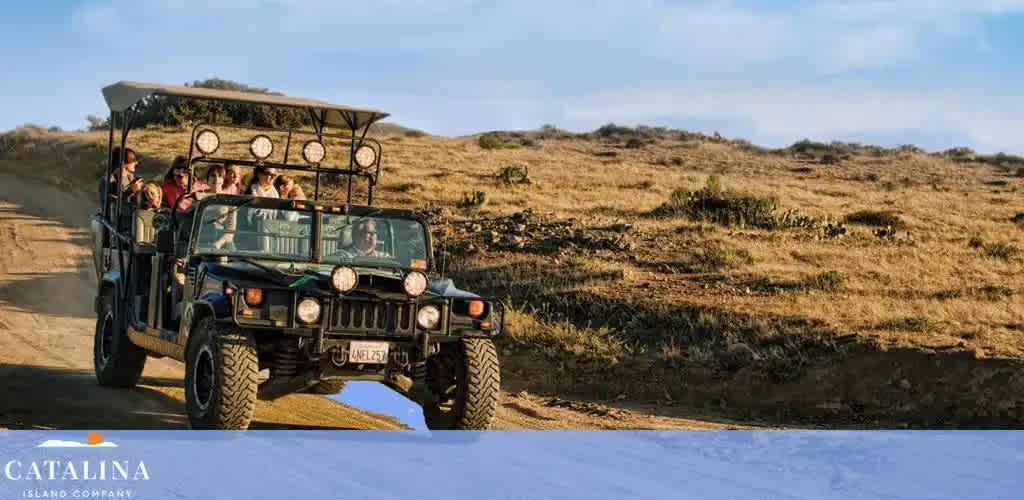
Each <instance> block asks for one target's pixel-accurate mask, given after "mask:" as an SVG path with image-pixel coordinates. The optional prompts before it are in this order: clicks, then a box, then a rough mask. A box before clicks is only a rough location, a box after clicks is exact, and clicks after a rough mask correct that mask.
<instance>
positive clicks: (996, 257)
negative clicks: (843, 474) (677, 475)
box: [0, 127, 1024, 425]
mask: <svg viewBox="0 0 1024 500" xmlns="http://www.w3.org/2000/svg"><path fill="white" fill-rule="evenodd" d="M377 137H378V139H380V140H381V142H382V144H383V150H384V153H383V164H384V165H385V168H384V173H383V175H382V179H381V182H382V185H381V186H380V188H379V189H378V191H377V195H376V196H377V198H376V199H375V204H377V205H381V206H401V207H418V208H422V209H424V210H427V211H428V212H429V213H431V214H432V216H433V220H434V223H435V231H436V236H438V251H439V255H443V256H444V262H445V267H446V269H445V271H446V272H447V273H448V274H450V275H452V276H453V277H455V278H456V280H457V283H459V284H460V285H461V286H462V287H464V288H470V289H473V290H475V291H476V290H479V291H482V292H485V293H488V294H494V295H497V296H500V297H504V298H506V299H507V302H508V304H509V305H510V306H511V308H512V313H511V316H510V318H509V325H508V328H509V331H510V334H511V339H510V341H509V342H507V343H506V344H505V345H503V358H504V363H505V365H504V369H505V370H506V372H507V374H506V376H505V380H506V381H507V382H506V385H508V386H509V387H510V388H512V389H515V388H526V389H531V390H536V391H548V392H556V393H560V394H561V393H571V394H574V395H581V396H589V397H597V398H616V397H618V398H620V399H630V400H645V401H654V400H656V401H659V402H661V403H662V404H666V405H667V404H676V403H679V402H683V403H686V404H690V405H697V406H703V407H713V408H715V409H718V410H721V411H727V412H733V413H738V414H744V415H745V414H750V415H756V416H759V417H765V418H768V417H771V418H775V417H779V418H789V417H792V418H796V417H804V418H811V419H847V418H849V419H855V420H858V421H860V420H863V421H865V422H876V421H877V422H881V424H882V425H886V424H887V423H892V422H897V421H910V422H922V423H927V424H929V425H939V424H943V423H950V422H961V423H962V422H992V423H994V424H1003V423H1005V422H1021V421H1024V420H1022V419H1024V401H1021V396H1020V394H1022V393H1024V392H1022V391H1020V390H1019V389H1020V388H1021V385H1022V384H1024V380H1021V375H1013V374H1014V373H1017V374H1019V373H1022V372H1021V370H1020V365H1019V364H1014V363H1016V361H1015V360H1017V359H1021V358H1024V299H1022V297H1024V288H1022V285H1021V283H1022V281H1021V277H1022V276H1024V196H1022V194H1024V162H1022V161H1021V159H1019V158H1015V157H1011V156H1006V155H998V156H990V157H982V156H976V155H974V154H973V153H972V152H970V151H969V150H962V149H954V150H950V151H947V152H943V153H934V154H926V153H924V152H922V151H920V150H917V149H916V148H913V147H903V148H898V149H894V150H886V149H882V148H876V147H867V146H861V145H854V144H839V143H834V144H829V145H826V144H816V143H811V142H807V141H804V142H801V143H797V144H794V146H792V147H790V148H786V149H783V150H766V149H762V148H758V147H756V146H753V145H750V144H748V143H745V142H743V141H728V140H724V139H721V138H717V137H707V136H702V135H699V134H686V133H682V132H678V131H665V130H662V129H652V128H641V129H625V128H622V127H604V128H602V129H599V130H598V131H595V132H594V133H591V134H568V133H565V132H562V131H559V130H557V129H554V128H551V127H548V128H545V129H543V130H541V131H537V132H530V133H490V134H484V135H481V136H472V137H461V138H438V137H432V136H427V135H423V134H422V133H418V132H415V131H406V130H402V129H393V130H383V131H382V132H380V133H379V134H378V136H377ZM246 139H247V138H246V137H242V136H237V137H236V136H234V135H230V134H228V135H225V136H224V137H222V142H223V143H224V146H223V147H224V148H225V150H227V151H232V150H237V151H236V153H237V154H239V155H242V156H241V157H247V153H246V152H245V148H246ZM130 144H131V145H132V146H133V147H134V149H135V150H136V151H137V152H138V153H140V156H141V158H142V161H141V166H140V172H141V173H143V174H144V175H150V176H159V175H160V174H162V173H163V170H164V169H165V168H166V165H167V163H168V162H169V161H170V159H171V158H172V157H173V156H174V155H175V154H182V153H184V152H186V151H187V146H188V132H186V131H180V130H170V129H162V128H150V129H145V130H140V131H137V132H134V133H133V134H132V136H131V138H130ZM0 147H3V148H4V151H5V152H4V153H2V154H0V168H3V169H5V170H7V171H13V172H19V173H21V174H23V175H34V176H42V177H46V178H49V179H51V180H53V181H54V182H56V183H58V184H60V185H63V186H65V188H66V189H68V190H70V191H82V192H84V193H86V194H87V195H89V196H95V195H94V194H93V191H94V190H95V181H94V179H95V176H96V175H97V173H98V172H99V171H100V168H101V167H100V165H101V163H102V160H103V157H104V154H105V152H106V135H105V134H104V133H101V132H89V133H56V132H48V131H44V130H40V129H32V128H27V129H19V130H18V131H15V132H13V133H11V134H9V135H8V136H6V138H5V141H4V142H2V143H0ZM328 150H329V152H328V154H329V155H330V154H331V151H332V149H331V144H328ZM218 154H227V153H222V152H219V153H218ZM83 183H84V184H83ZM305 191H306V192H307V194H309V193H312V186H311V185H307V186H305ZM328 191H329V195H336V194H337V193H339V192H340V191H338V190H337V189H335V188H331V189H329V190H328ZM998 358H1006V359H1005V360H1002V359H998ZM1006 363H1009V364H1006ZM978 369H981V370H983V371H985V373H986V374H988V375H986V377H987V378H984V380H981V381H978V380H977V370H978ZM972 370H973V371H972ZM972 373H973V374H974V375H971V374H972ZM972 377H974V378H972ZM1006 377H1010V378H1009V379H1007V378H1006ZM986 384H989V385H986ZM990 385H991V387H990ZM992 391H996V392H992ZM999 391H1003V392H999ZM1014 391H1016V392H1014ZM979 398H980V399H979ZM908 405H910V406H908ZM1007 405H1008V406H1007ZM961 406H963V407H971V408H974V409H972V410H964V411H966V412H967V413H963V414H961V413H962V412H961V413H958V412H960V410H959V409H958V408H960V407H961ZM951 408H952V409H951ZM993 419H994V420H993ZM1007 419H1009V420H1007Z"/></svg>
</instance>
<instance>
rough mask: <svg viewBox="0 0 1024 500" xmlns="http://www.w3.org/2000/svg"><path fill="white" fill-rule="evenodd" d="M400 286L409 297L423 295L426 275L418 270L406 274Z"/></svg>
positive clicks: (425, 287)
mask: <svg viewBox="0 0 1024 500" xmlns="http://www.w3.org/2000/svg"><path fill="white" fill-rule="evenodd" d="M402 288H404V289H405V293H406V294H407V295H409V296H410V297H419V296H420V295H423V292H425V291H427V275H425V274H423V273H421V272H419V271H413V272H411V273H409V274H406V275H405V279H404V280H402Z"/></svg>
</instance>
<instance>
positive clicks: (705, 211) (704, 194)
mask: <svg viewBox="0 0 1024 500" xmlns="http://www.w3.org/2000/svg"><path fill="white" fill-rule="evenodd" d="M777 208H778V206H777V202H776V200H775V199H774V198H757V197H753V196H745V195H741V194H737V193H732V192H729V191H727V190H726V189H725V188H724V187H723V186H722V183H721V180H720V179H719V177H718V176H717V175H711V176H709V177H708V180H707V183H706V184H705V186H704V187H703V188H702V189H700V190H697V191H691V190H689V189H687V188H685V187H680V188H676V189H675V190H673V191H672V193H671V194H670V195H669V199H668V202H667V203H665V204H663V205H661V206H660V207H658V208H655V209H654V210H653V211H652V212H651V215H654V216H661V217H665V216H679V215H682V216H686V217H689V218H691V219H693V220H696V221H701V222H711V223H714V224H720V225H723V226H740V227H756V228H761V229H779V228H783V227H805V228H814V227H818V226H820V225H821V221H820V220H818V219H816V218H812V217H807V216H803V215H800V214H799V213H797V212H796V211H795V210H789V211H786V212H785V213H782V214H778V213H776V211H777Z"/></svg>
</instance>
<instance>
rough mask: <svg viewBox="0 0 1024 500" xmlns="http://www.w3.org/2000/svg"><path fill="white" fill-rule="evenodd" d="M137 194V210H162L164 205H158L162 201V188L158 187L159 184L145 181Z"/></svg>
mask: <svg viewBox="0 0 1024 500" xmlns="http://www.w3.org/2000/svg"><path fill="white" fill-rule="evenodd" d="M141 193H142V194H141V195H140V196H139V210H149V211H152V212H161V211H164V210H165V209H164V207H162V206H161V205H160V203H161V202H162V201H163V190H161V189H160V185H159V184H157V183H155V182H153V181H148V182H146V183H145V184H144V185H143V187H142V190H141Z"/></svg>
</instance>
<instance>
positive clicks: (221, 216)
mask: <svg viewBox="0 0 1024 500" xmlns="http://www.w3.org/2000/svg"><path fill="white" fill-rule="evenodd" d="M254 201H256V198H249V199H248V200H245V201H243V202H241V203H239V204H238V205H235V207H234V208H232V209H231V210H228V211H227V212H224V213H223V214H221V215H219V216H217V217H214V218H213V219H210V220H208V221H206V224H208V225H209V224H213V223H214V222H217V221H219V220H223V219H224V218H226V217H227V216H229V215H231V214H233V213H235V212H237V211H238V210H239V209H240V208H242V207H244V206H246V205H248V204H250V203H252V202H254Z"/></svg>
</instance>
